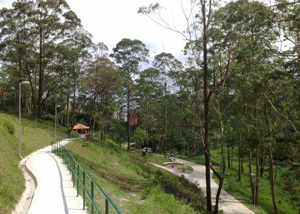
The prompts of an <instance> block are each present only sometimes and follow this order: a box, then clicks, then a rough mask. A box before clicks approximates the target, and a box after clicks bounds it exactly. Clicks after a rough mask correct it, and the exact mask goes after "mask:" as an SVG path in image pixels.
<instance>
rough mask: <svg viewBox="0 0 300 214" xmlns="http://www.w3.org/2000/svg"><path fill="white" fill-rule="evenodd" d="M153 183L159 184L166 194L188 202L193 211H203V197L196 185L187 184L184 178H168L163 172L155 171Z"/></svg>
mask: <svg viewBox="0 0 300 214" xmlns="http://www.w3.org/2000/svg"><path fill="white" fill-rule="evenodd" d="M155 177H156V179H155V181H156V182H158V183H157V184H161V185H162V188H164V189H165V191H166V192H167V193H171V194H173V195H174V196H175V197H176V198H178V199H180V200H184V201H186V202H188V203H189V204H190V205H191V206H192V207H193V208H194V209H195V210H197V211H203V208H204V207H205V197H204V196H203V194H202V192H201V190H200V189H199V188H198V187H197V185H196V184H194V183H191V182H189V181H188V180H187V179H186V178H184V177H174V176H169V175H168V174H167V173H165V172H161V171H157V172H156V176H155Z"/></svg>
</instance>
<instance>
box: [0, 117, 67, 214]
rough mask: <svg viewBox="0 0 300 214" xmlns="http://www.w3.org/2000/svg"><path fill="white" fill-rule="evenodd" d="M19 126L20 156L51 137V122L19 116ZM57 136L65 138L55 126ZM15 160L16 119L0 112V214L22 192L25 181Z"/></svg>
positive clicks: (12, 205)
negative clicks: (20, 125) (20, 127)
mask: <svg viewBox="0 0 300 214" xmlns="http://www.w3.org/2000/svg"><path fill="white" fill-rule="evenodd" d="M22 127H23V129H22V156H23V157H25V156H27V155H28V154H30V153H31V152H34V151H35V150H37V149H40V148H43V147H45V146H47V145H49V144H50V143H51V141H53V140H54V126H53V124H52V123H49V122H41V121H39V122H38V121H34V120H28V119H22ZM58 135H59V137H65V136H66V134H65V130H64V129H63V128H61V127H59V128H58ZM19 161H20V158H19V156H18V118H17V117H16V116H15V115H12V114H6V113H4V112H0V214H8V213H10V212H11V211H12V209H13V208H14V206H15V204H16V203H17V202H18V200H19V198H20V196H21V195H22V192H23V191H24V184H25V180H24V177H23V174H22V172H21V170H20V169H19V167H18V165H19Z"/></svg>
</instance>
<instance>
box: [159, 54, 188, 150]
mask: <svg viewBox="0 0 300 214" xmlns="http://www.w3.org/2000/svg"><path fill="white" fill-rule="evenodd" d="M153 65H154V67H156V68H157V69H159V70H160V71H161V74H162V76H163V79H164V87H165V90H164V120H165V121H164V123H165V124H164V128H165V133H164V153H165V154H166V147H167V144H168V112H167V109H168V102H167V93H168V80H169V78H168V75H169V73H171V72H176V71H177V70H178V69H181V67H182V65H181V62H179V61H178V60H177V59H176V58H175V57H174V56H173V55H172V54H171V53H164V52H163V53H160V54H158V55H156V56H155V57H154V62H153Z"/></svg>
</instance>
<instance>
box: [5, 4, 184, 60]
mask: <svg viewBox="0 0 300 214" xmlns="http://www.w3.org/2000/svg"><path fill="white" fill-rule="evenodd" d="M12 2H13V0H0V7H1V8H2V7H10V6H11V4H12ZM67 2H68V4H69V5H70V7H71V9H72V10H73V11H75V12H76V14H77V16H78V17H79V18H80V19H81V22H82V25H83V26H84V28H85V29H86V30H87V31H88V32H90V33H91V34H92V35H93V41H94V42H95V43H98V42H103V43H105V44H106V45H107V46H108V47H109V49H110V50H112V48H113V47H115V46H116V44H117V43H118V42H119V41H120V40H121V39H123V38H130V39H139V40H141V41H142V42H144V43H145V44H146V45H147V47H148V49H149V50H150V53H151V55H152V57H153V56H154V55H156V54H159V53H161V52H163V51H164V52H170V53H172V54H173V55H174V56H175V57H176V58H178V59H179V60H180V61H183V60H184V56H183V52H182V49H183V47H184V45H185V41H184V40H183V38H182V36H180V35H179V34H176V33H174V32H171V31H169V30H167V29H164V28H162V27H161V26H159V25H157V24H155V23H154V22H153V21H151V20H150V19H149V17H147V16H146V15H141V14H138V13H137V11H138V9H139V7H141V6H143V5H146V6H147V5H149V4H150V3H156V2H159V3H160V5H161V6H163V8H164V9H163V10H162V13H163V16H164V17H165V18H166V19H168V20H174V21H172V24H173V23H174V24H175V27H176V28H178V29H179V30H184V29H185V22H184V19H183V18H184V17H183V14H182V10H181V4H180V1H179V0H67Z"/></svg>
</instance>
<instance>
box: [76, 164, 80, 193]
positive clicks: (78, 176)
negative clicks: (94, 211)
mask: <svg viewBox="0 0 300 214" xmlns="http://www.w3.org/2000/svg"><path fill="white" fill-rule="evenodd" d="M79 178H80V175H79V165H77V197H78V196H79Z"/></svg>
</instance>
